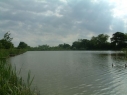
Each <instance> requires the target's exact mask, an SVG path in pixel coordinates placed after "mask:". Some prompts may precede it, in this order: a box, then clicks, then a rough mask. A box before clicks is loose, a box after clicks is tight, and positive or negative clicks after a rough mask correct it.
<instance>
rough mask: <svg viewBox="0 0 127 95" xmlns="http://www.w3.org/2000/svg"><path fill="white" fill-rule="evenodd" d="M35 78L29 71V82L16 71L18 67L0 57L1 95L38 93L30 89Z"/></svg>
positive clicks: (34, 94) (33, 94) (30, 94)
mask: <svg viewBox="0 0 127 95" xmlns="http://www.w3.org/2000/svg"><path fill="white" fill-rule="evenodd" d="M32 81H33V78H32V79H31V77H30V73H28V78H27V84H26V83H25V82H24V80H23V79H22V77H19V76H18V75H17V73H16V69H13V68H12V65H11V64H9V63H7V61H6V59H0V95H37V93H35V91H34V90H31V89H30V86H31V83H32Z"/></svg>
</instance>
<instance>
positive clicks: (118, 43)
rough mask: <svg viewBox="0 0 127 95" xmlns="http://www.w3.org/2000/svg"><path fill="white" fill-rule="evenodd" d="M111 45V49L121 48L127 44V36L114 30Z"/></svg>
mask: <svg viewBox="0 0 127 95" xmlns="http://www.w3.org/2000/svg"><path fill="white" fill-rule="evenodd" d="M110 40H111V46H112V49H122V48H124V47H126V46H127V43H126V41H127V37H126V35H125V34H124V33H122V32H116V33H114V34H113V35H112V38H111V39H110Z"/></svg>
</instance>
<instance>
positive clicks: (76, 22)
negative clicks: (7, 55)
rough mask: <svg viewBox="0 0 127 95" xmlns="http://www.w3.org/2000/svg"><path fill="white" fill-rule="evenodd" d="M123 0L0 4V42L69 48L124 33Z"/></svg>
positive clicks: (6, 0)
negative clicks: (6, 36)
mask: <svg viewBox="0 0 127 95" xmlns="http://www.w3.org/2000/svg"><path fill="white" fill-rule="evenodd" d="M126 4H127V1H126V0H0V39H2V38H3V35H4V34H5V33H6V32H8V31H10V33H11V37H13V41H12V42H13V43H14V44H15V46H17V45H18V44H19V42H20V41H24V42H25V43H27V44H28V45H30V46H38V45H43V44H48V45H50V46H56V45H59V44H63V43H68V44H70V45H71V44H72V42H74V41H76V40H78V39H90V38H91V37H92V36H97V35H98V34H101V33H103V34H108V35H110V36H111V35H112V34H113V33H115V32H117V31H120V32H123V33H126V18H127V14H126V13H127V7H126Z"/></svg>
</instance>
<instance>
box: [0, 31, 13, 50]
mask: <svg viewBox="0 0 127 95" xmlns="http://www.w3.org/2000/svg"><path fill="white" fill-rule="evenodd" d="M10 34H11V33H9V32H7V33H5V34H4V38H3V39H1V40H0V46H1V48H3V49H10V48H13V47H14V45H13V43H12V42H11V41H12V39H13V38H11V37H10Z"/></svg>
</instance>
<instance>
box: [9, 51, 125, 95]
mask: <svg viewBox="0 0 127 95" xmlns="http://www.w3.org/2000/svg"><path fill="white" fill-rule="evenodd" d="M114 54H115V52H113V51H43V52H27V53H25V54H23V55H19V56H16V57H13V58H11V59H10V61H11V63H14V64H16V66H17V68H18V69H19V68H21V67H22V76H24V77H26V72H27V71H28V70H31V72H32V74H33V75H35V80H34V83H33V85H37V86H38V88H39V89H40V90H41V94H42V95H125V93H127V90H126V86H127V76H126V72H127V69H125V67H124V65H125V64H126V63H127V61H126V60H125V59H124V57H123V55H122V56H119V55H118V54H117V55H116V54H115V55H114ZM112 63H113V64H114V65H115V66H113V67H112ZM22 64H23V65H22Z"/></svg>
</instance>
